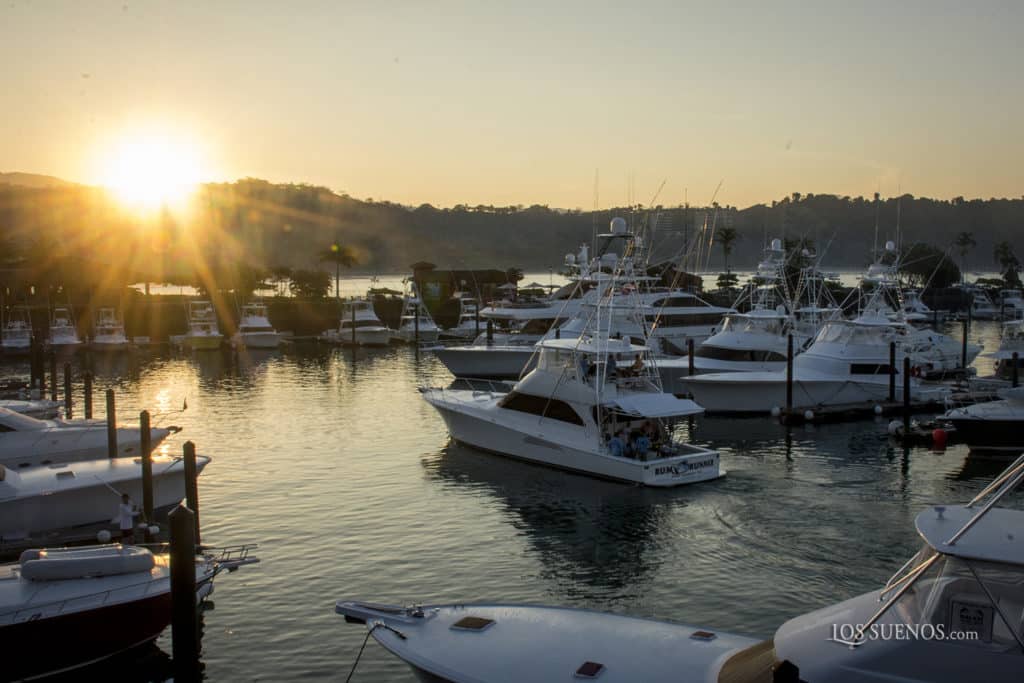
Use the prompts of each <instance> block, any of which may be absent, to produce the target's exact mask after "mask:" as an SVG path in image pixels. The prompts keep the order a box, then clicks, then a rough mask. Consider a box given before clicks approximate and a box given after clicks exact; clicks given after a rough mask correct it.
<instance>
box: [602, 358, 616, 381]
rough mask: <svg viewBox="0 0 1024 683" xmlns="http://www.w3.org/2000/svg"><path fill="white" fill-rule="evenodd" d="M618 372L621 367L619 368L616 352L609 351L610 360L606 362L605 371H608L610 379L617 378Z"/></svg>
mask: <svg viewBox="0 0 1024 683" xmlns="http://www.w3.org/2000/svg"><path fill="white" fill-rule="evenodd" d="M618 372H619V368H618V364H617V363H616V362H615V354H614V353H609V354H608V361H607V364H606V367H605V373H606V375H607V377H608V379H610V380H613V379H615V376H616V375H617V374H618Z"/></svg>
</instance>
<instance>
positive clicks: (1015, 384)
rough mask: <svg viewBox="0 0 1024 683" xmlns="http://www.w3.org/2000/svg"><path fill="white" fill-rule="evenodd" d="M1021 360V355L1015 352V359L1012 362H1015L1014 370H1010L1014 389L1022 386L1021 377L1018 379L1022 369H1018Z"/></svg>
mask: <svg viewBox="0 0 1024 683" xmlns="http://www.w3.org/2000/svg"><path fill="white" fill-rule="evenodd" d="M1019 359H1020V354H1019V353H1017V352H1016V351H1014V352H1013V358H1012V360H1013V369H1012V370H1010V383H1011V384H1012V385H1013V387H1014V388H1016V387H1018V386H1020V380H1019V377H1018V376H1019V374H1020V368H1019V367H1018V366H1019V364H1020V360H1019Z"/></svg>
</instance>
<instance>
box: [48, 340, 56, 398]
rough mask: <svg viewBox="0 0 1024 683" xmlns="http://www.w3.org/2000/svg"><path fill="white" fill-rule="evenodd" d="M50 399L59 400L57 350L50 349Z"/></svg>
mask: <svg viewBox="0 0 1024 683" xmlns="http://www.w3.org/2000/svg"><path fill="white" fill-rule="evenodd" d="M50 400H51V401H56V400H57V352H56V351H54V350H52V349H51V350H50Z"/></svg>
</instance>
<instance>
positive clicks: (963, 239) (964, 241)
mask: <svg viewBox="0 0 1024 683" xmlns="http://www.w3.org/2000/svg"><path fill="white" fill-rule="evenodd" d="M953 244H954V245H955V246H956V248H957V249H959V250H960V277H961V278H963V279H964V280H966V279H967V253H968V252H969V251H970V250H971V249H972V248H974V247H976V246H978V243H977V242H975V241H974V235H973V234H971V233H969V232H961V233H960V234H958V235H957V236H956V240H955V241H954V242H953Z"/></svg>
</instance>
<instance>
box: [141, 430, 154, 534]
mask: <svg viewBox="0 0 1024 683" xmlns="http://www.w3.org/2000/svg"><path fill="white" fill-rule="evenodd" d="M139 450H140V451H141V456H142V516H143V519H145V520H146V541H147V542H149V541H150V533H149V527H150V525H151V524H152V523H153V459H152V456H153V440H152V432H151V431H150V428H149V411H148V410H143V411H142V412H140V413H139Z"/></svg>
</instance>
